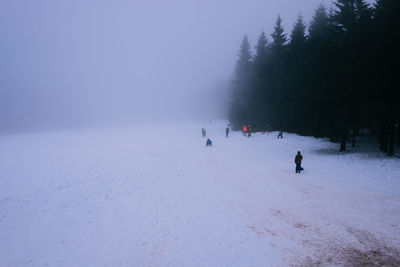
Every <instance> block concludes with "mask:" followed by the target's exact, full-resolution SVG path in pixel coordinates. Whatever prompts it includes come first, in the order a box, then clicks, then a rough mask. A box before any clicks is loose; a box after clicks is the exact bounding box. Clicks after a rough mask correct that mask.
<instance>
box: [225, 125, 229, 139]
mask: <svg viewBox="0 0 400 267" xmlns="http://www.w3.org/2000/svg"><path fill="white" fill-rule="evenodd" d="M228 136H229V127H226V129H225V137H228Z"/></svg>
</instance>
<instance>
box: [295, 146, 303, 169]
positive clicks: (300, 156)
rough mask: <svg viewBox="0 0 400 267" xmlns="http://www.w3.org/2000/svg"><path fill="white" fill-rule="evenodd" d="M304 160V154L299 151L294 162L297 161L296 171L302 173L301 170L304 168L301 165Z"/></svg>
mask: <svg viewBox="0 0 400 267" xmlns="http://www.w3.org/2000/svg"><path fill="white" fill-rule="evenodd" d="M302 160H303V156H302V155H301V154H300V151H297V155H296V157H295V158H294V163H296V173H300V171H301V170H302V169H303V168H302V167H301V161H302Z"/></svg>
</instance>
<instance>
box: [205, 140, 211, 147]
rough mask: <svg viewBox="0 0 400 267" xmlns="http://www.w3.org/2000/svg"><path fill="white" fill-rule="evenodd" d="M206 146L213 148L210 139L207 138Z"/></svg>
mask: <svg viewBox="0 0 400 267" xmlns="http://www.w3.org/2000/svg"><path fill="white" fill-rule="evenodd" d="M206 146H212V141H211V140H210V138H207V142H206Z"/></svg>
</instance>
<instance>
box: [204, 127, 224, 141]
mask: <svg viewBox="0 0 400 267" xmlns="http://www.w3.org/2000/svg"><path fill="white" fill-rule="evenodd" d="M229 131H230V129H229V127H226V129H225V137H229ZM201 136H202V137H203V138H204V137H206V136H207V132H206V129H204V128H201ZM206 146H212V141H211V139H210V138H207V141H206Z"/></svg>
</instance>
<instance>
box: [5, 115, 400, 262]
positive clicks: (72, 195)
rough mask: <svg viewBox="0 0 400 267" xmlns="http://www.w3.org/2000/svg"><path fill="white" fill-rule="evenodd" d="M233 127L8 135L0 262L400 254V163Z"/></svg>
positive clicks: (331, 258)
mask: <svg viewBox="0 0 400 267" xmlns="http://www.w3.org/2000/svg"><path fill="white" fill-rule="evenodd" d="M203 126H205V127H206V129H207V134H208V136H210V137H211V139H212V140H213V142H214V144H215V146H214V147H212V148H206V147H205V140H204V139H202V138H201V127H203ZM224 134H225V123H224V122H214V123H213V124H211V125H209V124H207V125H202V124H200V123H199V124H196V123H182V124H169V125H168V124H165V125H144V126H140V127H137V128H126V129H122V128H121V129H108V130H85V131H83V130H82V131H64V132H53V133H38V134H30V135H14V136H1V137H0V162H1V165H0V266H288V265H296V266H297V265H300V266H301V265H304V266H307V265H313V264H320V263H321V264H323V265H328V266H330V265H346V264H347V265H352V264H355V263H362V262H366V263H371V262H375V263H376V264H378V265H382V264H387V265H390V264H392V265H393V266H395V265H397V264H400V253H399V249H400V160H399V159H392V158H385V157H383V156H379V155H378V154H376V153H372V152H371V153H364V154H360V153H348V154H345V155H341V154H340V155H339V154H338V153H336V148H337V147H336V145H334V144H331V143H329V142H327V141H324V140H316V139H314V138H311V137H300V136H297V135H292V134H284V139H282V140H278V139H276V133H275V134H273V135H261V134H256V135H254V136H252V137H251V138H246V137H243V136H241V134H240V133H237V132H234V133H231V136H230V137H229V138H225V137H224ZM297 150H301V151H302V152H303V154H304V161H303V166H304V167H305V169H306V170H305V171H304V172H303V173H301V174H300V175H299V174H296V173H294V163H293V160H294V156H295V153H296V152H297ZM368 257H369V258H368Z"/></svg>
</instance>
